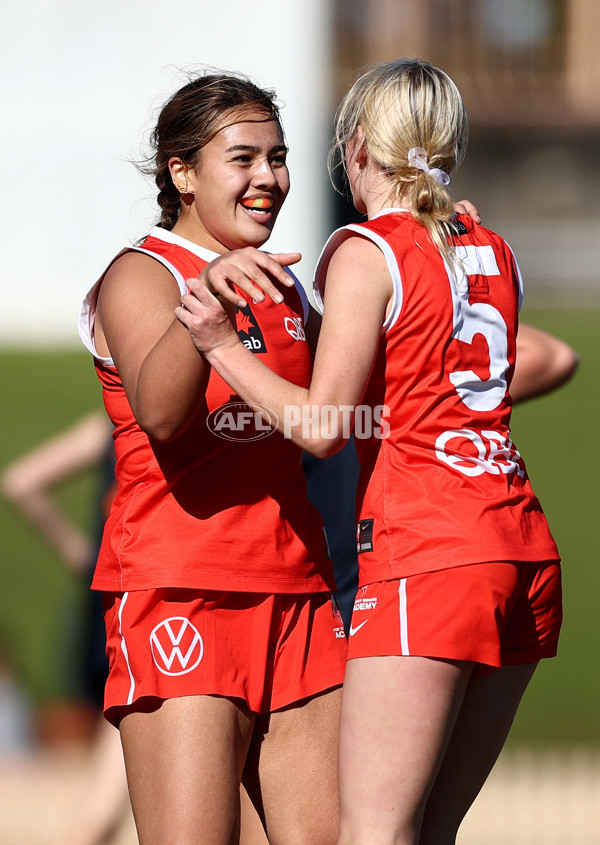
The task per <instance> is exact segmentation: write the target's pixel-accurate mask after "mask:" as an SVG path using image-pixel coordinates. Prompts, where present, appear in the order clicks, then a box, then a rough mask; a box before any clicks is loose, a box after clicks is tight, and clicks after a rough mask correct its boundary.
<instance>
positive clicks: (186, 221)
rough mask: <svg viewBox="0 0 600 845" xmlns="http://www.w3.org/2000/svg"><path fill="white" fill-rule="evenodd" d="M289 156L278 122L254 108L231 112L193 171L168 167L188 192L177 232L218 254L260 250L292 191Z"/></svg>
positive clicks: (179, 165)
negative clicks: (246, 248)
mask: <svg viewBox="0 0 600 845" xmlns="http://www.w3.org/2000/svg"><path fill="white" fill-rule="evenodd" d="M286 154H287V148H286V146H285V143H284V140H283V133H282V130H281V126H280V124H279V123H278V121H277V120H274V119H272V118H271V117H270V115H268V114H267V113H265V112H264V111H260V110H256V109H253V110H246V111H244V112H242V113H240V112H238V113H237V114H236V112H232V113H230V114H229V116H226V117H225V118H224V120H223V128H222V129H221V130H220V131H219V132H217V134H216V135H215V136H214V137H213V138H212V139H211V140H210V141H209V142H208V143H207V144H205V146H204V147H202V149H201V150H200V162H199V164H198V166H197V167H196V168H195V169H192V168H191V167H188V166H186V165H185V164H184V163H183V162H182V161H181V159H177V158H173V159H171V161H170V162H169V168H170V171H171V176H172V178H173V182H174V183H175V185H176V186H177V187H178V188H179V189H180V190H181V189H182V190H185V191H186V192H187V194H186V197H185V199H184V200H183V201H182V204H181V214H180V217H179V220H178V222H177V224H176V225H175V226H174V228H173V231H174V232H175V233H176V234H178V235H181V236H182V237H184V238H187V239H188V240H191V241H193V242H194V243H197V244H199V245H200V246H204V247H206V248H207V249H211V250H213V251H214V252H219V253H223V252H227V251H228V250H231V249H239V248H241V247H245V246H254V247H260V246H262V245H263V244H264V243H265V241H266V240H267V239H268V237H269V235H270V234H271V231H272V229H273V226H274V225H275V220H276V219H277V215H278V214H279V211H280V209H281V206H282V205H283V202H284V200H285V198H286V196H287V194H288V191H289V188H290V180H289V173H288V169H287V165H286ZM192 195H193V196H192Z"/></svg>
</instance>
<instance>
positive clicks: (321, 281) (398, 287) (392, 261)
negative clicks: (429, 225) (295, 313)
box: [313, 223, 403, 334]
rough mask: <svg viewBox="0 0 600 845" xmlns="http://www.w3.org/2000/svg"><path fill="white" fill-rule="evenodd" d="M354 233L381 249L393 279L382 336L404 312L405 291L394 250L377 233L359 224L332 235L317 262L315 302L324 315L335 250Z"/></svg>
mask: <svg viewBox="0 0 600 845" xmlns="http://www.w3.org/2000/svg"><path fill="white" fill-rule="evenodd" d="M353 233H355V234H357V235H360V236H361V237H363V238H367V239H368V240H370V241H372V242H373V243H374V244H375V245H376V246H377V247H379V249H380V250H381V252H382V253H383V256H384V258H385V262H386V265H387V268H388V271H389V274H390V276H391V278H392V303H391V307H390V310H389V313H388V315H387V317H386V318H385V319H384V321H383V323H382V326H381V334H385V333H386V332H388V331H389V330H390V329H391V328H392V326H393V325H394V324H395V323H396V321H397V320H398V318H399V316H400V313H401V311H402V300H403V291H402V278H401V275H400V268H399V266H398V262H397V260H396V256H395V255H394V252H393V250H392V248H391V247H390V245H389V244H388V242H387V241H386V240H385V238H382V237H381V235H378V234H377V233H376V232H371V231H370V230H369V229H366V228H365V227H364V226H361V225H360V224H359V223H350V224H349V225H348V226H343V227H342V228H341V229H336V231H335V232H334V233H333V234H332V235H331V237H330V238H329V240H328V241H327V243H326V244H325V246H324V247H323V251H322V252H321V255H320V256H319V260H318V262H317V267H316V270H315V279H314V282H313V289H314V295H315V301H316V303H317V305H318V307H319V310H320V311H321V313H323V295H324V292H325V277H326V275H327V268H328V266H329V262H330V261H331V257H332V255H333V253H334V252H335V250H336V249H337V248H338V247H339V245H340V244H341V243H342V242H343V241H345V240H346V239H347V238H348V237H350V235H351V234H353Z"/></svg>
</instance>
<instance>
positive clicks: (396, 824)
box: [176, 59, 561, 845]
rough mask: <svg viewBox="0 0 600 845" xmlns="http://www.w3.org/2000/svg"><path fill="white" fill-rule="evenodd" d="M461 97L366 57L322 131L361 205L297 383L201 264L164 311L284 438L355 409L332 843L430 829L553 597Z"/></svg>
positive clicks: (530, 662)
mask: <svg viewBox="0 0 600 845" xmlns="http://www.w3.org/2000/svg"><path fill="white" fill-rule="evenodd" d="M466 136H467V119H466V114H465V110H464V107H463V103H462V100H461V97H460V94H459V92H458V91H457V89H456V87H455V85H454V84H453V83H452V81H451V80H450V79H449V78H448V77H447V76H446V74H444V73H443V72H442V71H440V70H438V69H436V68H434V67H432V66H431V65H429V64H427V63H425V62H422V61H418V60H413V59H407V60H404V59H402V60H398V61H395V62H391V63H389V64H383V65H379V66H376V67H374V68H372V69H370V70H368V71H367V72H366V73H365V74H364V75H363V76H362V77H361V78H359V80H358V81H357V82H356V83H355V85H354V86H353V88H352V89H351V90H350V92H349V93H348V95H347V96H346V98H345V99H344V101H343V102H342V105H341V107H340V110H339V114H338V118H337V143H338V146H339V147H340V148H341V149H342V151H343V157H344V162H345V167H346V171H347V175H348V179H349V183H350V187H351V189H352V194H353V199H354V203H355V205H356V207H357V209H358V210H359V211H361V212H364V213H365V214H366V215H367V218H368V220H367V222H366V223H363V224H358V225H351V226H348V227H346V228H344V229H342V230H338V231H337V232H335V233H334V235H333V236H332V237H331V239H330V240H329V242H328V243H327V245H326V247H325V250H324V252H323V254H322V257H321V259H320V263H319V266H318V268H317V275H316V289H317V294H318V295H320V296H321V297H322V298H323V301H324V318H323V325H322V330H321V335H320V339H319V345H318V350H317V356H316V361H315V367H314V373H313V377H312V381H311V384H310V386H309V387H308V388H306V387H304V386H298V385H294V384H290V383H289V382H285V381H283V380H282V379H281V378H279V377H278V376H277V375H276V374H274V373H272V372H270V371H269V370H267V369H266V368H265V367H263V366H261V363H260V361H259V360H258V359H257V358H256V357H253V356H251V355H249V354H248V352H247V350H246V349H245V348H244V347H243V345H242V344H240V342H239V340H238V338H237V336H236V335H235V333H234V332H233V331H232V330H231V326H230V324H229V321H228V319H227V316H226V314H225V313H224V312H223V309H222V308H221V306H220V305H219V303H218V302H217V300H216V299H215V298H214V297H213V296H211V295H210V293H208V292H207V291H206V289H205V288H204V286H203V285H202V284H193V283H191V287H192V292H193V294H194V296H193V297H192V296H188V297H186V298H185V304H186V310H185V311H184V310H182V309H180V308H178V309H177V311H176V313H177V315H178V317H179V319H180V320H181V321H182V322H183V323H184V324H185V325H186V326H187V327H188V329H189V331H190V334H191V336H192V338H193V339H194V342H195V344H196V347H197V348H198V349H199V351H201V352H202V353H203V355H204V356H205V359H206V360H207V361H208V362H209V363H210V364H211V366H212V367H213V368H215V369H217V370H218V371H219V373H220V374H221V375H222V376H223V377H224V378H225V379H226V381H227V382H228V383H229V384H231V385H232V387H233V389H235V390H236V392H237V393H238V394H239V395H241V396H242V397H243V398H244V399H245V400H246V401H248V402H253V403H257V404H260V405H265V406H267V407H268V408H270V409H271V411H272V412H273V411H274V412H275V414H276V415H277V416H278V418H279V421H280V422H279V428H280V430H282V431H284V432H285V434H286V436H288V437H290V438H291V439H293V440H294V442H296V443H297V444H298V445H300V446H302V447H303V448H305V449H307V450H309V451H311V452H313V453H315V454H317V455H321V456H323V455H327V454H329V453H331V452H333V451H335V450H336V449H338V448H339V446H340V444H341V443H342V442H343V440H344V439H345V437H346V436H347V433H348V426H347V421H348V415H349V411H353V412H354V421H355V441H356V446H357V450H358V454H359V457H360V460H361V466H362V468H361V477H360V481H359V494H358V519H359V521H358V529H357V537H358V550H359V562H360V587H359V594H358V600H357V602H356V604H355V610H354V614H353V618H352V624H351V628H350V636H349V662H348V666H347V671H346V679H345V684H344V697H343V706H342V717H341V748H340V794H341V823H340V834H339V843H340V845H350V843H352V845H367V843H368V845H388V844H389V845H392V843H394V845H399V843H401V844H402V845H408V844H409V843H410V845H414V844H415V843H421V845H449V843H453V842H454V841H455V837H456V832H457V829H458V827H459V824H460V822H461V820H462V818H463V817H464V814H465V813H466V811H467V810H468V808H469V806H470V805H471V803H472V801H473V800H474V798H475V797H476V795H477V793H478V791H479V789H480V788H481V786H482V784H483V783H484V781H485V779H486V777H487V775H488V773H489V771H490V769H491V767H492V766H493V764H494V762H495V760H496V758H497V756H498V754H499V752H500V750H501V748H502V746H503V743H504V741H505V738H506V736H507V733H508V731H509V729H510V725H511V723H512V720H513V717H514V714H515V712H516V709H517V707H518V704H519V701H520V699H521V696H522V694H523V692H524V690H525V688H526V686H527V684H528V683H529V680H530V679H531V676H532V675H533V672H534V670H535V667H536V665H537V662H538V661H539V659H540V658H542V657H550V656H552V655H554V654H555V652H556V646H557V639H558V632H559V627H560V619H561V600H560V570H559V556H558V551H557V548H556V545H555V543H554V540H553V539H552V536H551V534H550V531H549V529H548V526H547V523H546V519H545V517H544V514H543V512H542V509H541V507H540V504H539V502H538V500H537V499H536V497H535V495H534V493H533V491H532V489H531V486H530V483H529V480H528V477H527V473H526V470H525V466H524V464H523V461H522V459H521V456H520V454H519V452H518V451H517V450H516V448H515V446H514V445H513V443H512V442H511V439H510V431H509V422H510V412H511V398H510V393H509V388H510V384H511V379H512V375H513V371H514V366H515V350H516V333H517V314H518V309H519V304H520V299H521V277H520V274H519V270H518V268H517V265H516V261H515V259H514V256H513V254H512V252H511V250H510V249H509V247H508V246H507V245H506V243H505V242H504V241H503V240H502V239H501V238H500V237H499V236H497V235H496V234H494V233H493V232H490V231H489V230H487V229H484V228H482V227H481V226H478V225H477V224H476V223H474V222H473V221H472V220H471V219H469V218H467V217H463V216H459V217H457V218H453V216H452V215H453V207H452V201H451V199H450V197H449V195H448V193H447V190H446V186H447V184H448V182H449V174H450V173H451V172H452V170H453V169H454V168H455V167H456V166H457V165H458V163H459V162H460V160H461V159H462V156H463V154H464V150H465V146H466Z"/></svg>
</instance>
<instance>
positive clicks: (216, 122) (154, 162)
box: [138, 72, 283, 229]
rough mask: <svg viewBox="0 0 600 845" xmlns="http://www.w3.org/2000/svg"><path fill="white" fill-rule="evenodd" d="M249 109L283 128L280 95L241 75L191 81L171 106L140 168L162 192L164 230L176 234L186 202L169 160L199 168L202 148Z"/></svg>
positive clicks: (210, 75) (166, 108)
mask: <svg viewBox="0 0 600 845" xmlns="http://www.w3.org/2000/svg"><path fill="white" fill-rule="evenodd" d="M249 110H259V111H264V112H265V120H273V119H275V120H277V121H278V123H279V124H280V125H281V120H280V117H279V107H278V105H277V103H276V101H275V92H274V91H272V90H270V89H264V88H259V87H258V85H255V83H254V82H252V81H251V80H250V79H248V78H247V77H245V76H242V75H241V74H230V73H224V72H219V73H205V74H202V75H200V76H196V77H194V78H191V79H190V81H189V82H188V83H187V85H184V86H183V87H182V88H180V89H179V90H178V91H177V92H176V93H175V94H173V96H172V97H171V98H170V99H169V100H168V101H167V102H166V103H165V105H164V106H163V107H162V109H161V111H160V114H159V117H158V121H157V123H156V126H155V128H154V130H153V131H152V134H151V136H150V149H151V154H150V156H149V157H148V159H147V160H146V161H145V162H142V163H141V164H140V165H138V166H139V169H140V170H141V171H142V172H143V173H144V174H145V175H147V176H152V177H154V181H155V182H156V185H157V187H158V191H159V193H158V197H157V202H158V204H159V206H160V209H161V216H160V222H159V224H158V225H159V226H160V227H162V228H163V229H172V228H173V226H174V225H175V223H177V220H178V218H179V212H180V203H181V197H180V194H179V191H178V190H177V188H176V187H175V185H174V184H173V180H172V179H171V174H170V172H169V160H170V159H171V158H173V157H174V156H177V157H178V158H181V159H182V161H184V162H185V163H186V164H188V165H190V166H191V167H193V168H196V167H197V166H198V164H199V163H200V158H201V151H202V147H204V146H205V145H206V144H207V143H208V142H209V141H210V140H211V139H212V138H214V136H215V135H216V134H217V133H218V132H219V131H220V130H221V129H223V128H224V127H225V126H226V125H228V123H229V122H231V123H235V122H237V121H238V120H239V119H240V116H241V115H242V114H243V113H244V112H245V111H249ZM228 118H231V120H230V121H228ZM282 131H283V129H282Z"/></svg>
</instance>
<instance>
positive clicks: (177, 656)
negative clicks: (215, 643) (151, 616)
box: [150, 616, 204, 675]
mask: <svg viewBox="0 0 600 845" xmlns="http://www.w3.org/2000/svg"><path fill="white" fill-rule="evenodd" d="M150 649H151V651H152V659H153V660H154V663H155V664H156V668H157V669H158V670H159V671H160V672H162V673H163V675H186V674H187V673H188V672H191V671H192V670H193V669H195V668H196V666H197V665H198V664H199V663H200V661H201V660H202V655H203V654H204V643H203V642H202V637H201V636H200V633H199V631H198V630H197V629H196V628H195V627H194V626H193V625H192V623H191V622H190V621H189V619H186V618H185V617H184V616H172V617H171V618H170V619H165V620H164V621H163V622H161V623H160V624H159V625H157V626H156V628H154V630H153V631H152V633H151V634H150Z"/></svg>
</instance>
